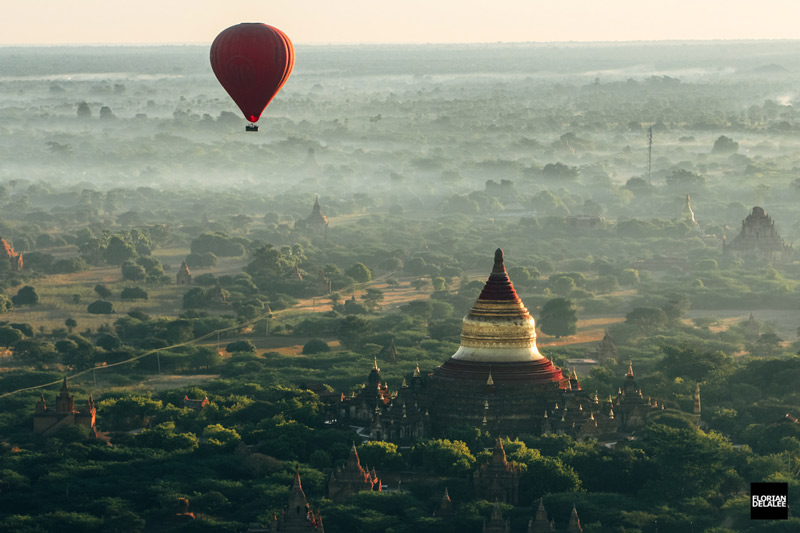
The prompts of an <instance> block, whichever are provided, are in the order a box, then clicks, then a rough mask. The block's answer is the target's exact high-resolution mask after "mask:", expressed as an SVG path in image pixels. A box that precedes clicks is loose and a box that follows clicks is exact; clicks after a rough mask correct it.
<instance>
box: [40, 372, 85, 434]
mask: <svg viewBox="0 0 800 533" xmlns="http://www.w3.org/2000/svg"><path fill="white" fill-rule="evenodd" d="M95 413H96V409H95V407H94V399H93V398H92V397H91V395H90V396H89V399H88V400H87V401H86V406H85V407H84V408H83V409H80V410H78V409H75V400H74V398H73V397H72V393H71V392H70V391H69V387H68V386H67V378H64V384H63V385H62V386H61V392H60V393H59V395H58V397H57V398H56V408H55V409H48V407H47V403H46V402H45V399H44V394H42V396H41V397H40V398H39V400H38V401H37V402H36V412H35V413H34V415H33V432H34V433H37V434H39V435H44V436H49V435H53V434H54V433H55V432H57V431H58V430H59V429H61V428H63V427H66V426H74V425H79V426H85V427H87V428H89V430H90V431H94V422H95Z"/></svg>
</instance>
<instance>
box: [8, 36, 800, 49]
mask: <svg viewBox="0 0 800 533" xmlns="http://www.w3.org/2000/svg"><path fill="white" fill-rule="evenodd" d="M752 42H764V43H778V42H785V43H790V42H800V39H798V38H738V39H648V40H644V39H640V40H628V41H625V40H620V41H610V40H607V41H574V40H572V41H471V42H468V41H462V42H458V41H452V42H444V41H443V42H429V41H428V42H422V41H419V42H417V41H415V42H403V41H395V42H392V41H361V42H339V41H337V42H297V43H293V44H294V45H295V46H467V45H483V46H487V45H590V44H595V45H596V44H616V45H620V44H624V45H635V44H683V43H691V44H716V43H752ZM209 45H210V43H208V42H202V41H196V42H148V43H0V48H50V47H98V48H99V47H113V46H120V47H145V46H175V47H178V46H209Z"/></svg>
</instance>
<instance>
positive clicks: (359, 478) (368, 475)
mask: <svg viewBox="0 0 800 533" xmlns="http://www.w3.org/2000/svg"><path fill="white" fill-rule="evenodd" d="M364 490H366V491H372V490H375V491H380V490H381V480H380V479H378V475H377V474H376V473H375V468H373V469H372V470H371V471H370V470H369V469H367V468H365V467H363V466H361V461H360V460H359V458H358V451H357V450H356V445H355V443H353V447H352V448H350V456H349V457H348V458H347V463H345V464H344V465H343V466H340V467H338V468H337V469H335V470H334V471H333V472H332V473H331V477H330V479H329V480H328V498H330V499H331V500H333V501H335V502H340V501H343V500H346V499H347V498H348V497H350V496H351V495H353V494H355V493H356V492H360V491H364Z"/></svg>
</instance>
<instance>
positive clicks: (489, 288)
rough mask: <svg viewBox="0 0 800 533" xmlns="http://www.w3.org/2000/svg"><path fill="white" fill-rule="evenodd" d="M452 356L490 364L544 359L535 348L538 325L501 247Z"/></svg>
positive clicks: (465, 320)
mask: <svg viewBox="0 0 800 533" xmlns="http://www.w3.org/2000/svg"><path fill="white" fill-rule="evenodd" d="M452 358H453V359H457V360H461V361H482V362H488V363H502V362H520V361H538V360H540V359H544V357H543V356H542V354H540V353H539V350H538V349H537V348H536V324H535V322H534V320H533V317H532V316H531V314H530V313H529V312H528V310H527V309H526V308H525V305H524V304H523V303H522V300H520V299H519V296H517V292H516V291H515V290H514V285H513V284H512V283H511V280H510V279H509V278H508V273H507V272H506V268H505V264H504V263H503V251H502V250H501V249H500V248H498V249H497V251H496V252H495V254H494V267H493V268H492V273H491V274H490V275H489V279H488V280H487V281H486V285H484V287H483V291H481V294H480V296H478V300H477V301H476V302H475V305H473V306H472V309H470V311H469V313H467V316H465V317H464V320H463V324H462V326H461V346H459V348H458V351H456V353H455V354H454V355H453V357H452Z"/></svg>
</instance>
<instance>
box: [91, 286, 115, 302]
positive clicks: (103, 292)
mask: <svg viewBox="0 0 800 533" xmlns="http://www.w3.org/2000/svg"><path fill="white" fill-rule="evenodd" d="M94 292H95V293H96V294H97V295H98V296H99V297H100V298H102V299H103V300H108V299H109V298H111V294H112V292H111V289H109V288H108V287H106V286H105V285H103V284H102V283H98V284H97V285H95V286H94Z"/></svg>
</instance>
